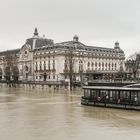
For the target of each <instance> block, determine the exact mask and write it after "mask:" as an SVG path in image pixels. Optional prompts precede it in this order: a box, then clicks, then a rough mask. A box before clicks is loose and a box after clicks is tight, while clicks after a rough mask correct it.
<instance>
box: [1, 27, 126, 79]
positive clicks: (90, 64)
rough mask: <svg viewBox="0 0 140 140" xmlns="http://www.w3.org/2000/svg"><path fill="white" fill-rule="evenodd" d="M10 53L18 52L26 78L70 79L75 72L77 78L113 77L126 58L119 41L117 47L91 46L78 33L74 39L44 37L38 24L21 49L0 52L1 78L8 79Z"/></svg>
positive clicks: (22, 75) (20, 70) (21, 71)
mask: <svg viewBox="0 0 140 140" xmlns="http://www.w3.org/2000/svg"><path fill="white" fill-rule="evenodd" d="M7 53H8V54H11V53H13V54H14V55H15V56H16V60H17V61H16V62H15V63H14V65H17V66H18V71H19V80H22V81H24V80H26V81H67V80H69V74H70V73H71V72H72V74H73V76H72V78H73V80H74V81H81V80H84V79H88V80H94V79H106V80H111V79H113V77H114V74H116V73H117V72H118V71H120V69H121V67H124V60H125V54H124V52H123V50H122V49H121V48H120V46H119V42H116V43H115V45H114V47H113V48H104V47H97V46H88V45H85V44H83V43H81V42H80V41H79V37H78V36H77V35H75V36H74V37H73V40H71V41H66V42H61V43H54V41H53V40H52V39H47V38H45V37H44V36H43V37H40V36H39V34H38V31H37V28H35V31H34V35H33V37H31V38H29V39H27V40H26V43H25V44H24V45H23V46H22V47H21V48H20V49H16V50H8V51H5V52H0V78H1V79H5V69H6V67H7V66H8V64H7V63H6V60H5V57H6V55H7ZM70 64H71V66H70ZM70 67H71V68H70ZM70 69H71V71H70ZM11 78H12V77H11ZM81 78H82V79H81Z"/></svg>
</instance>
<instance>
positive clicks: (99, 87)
mask: <svg viewBox="0 0 140 140" xmlns="http://www.w3.org/2000/svg"><path fill="white" fill-rule="evenodd" d="M83 89H95V90H96V89H101V90H121V91H122V90H123V91H140V88H127V87H111V86H84V87H83Z"/></svg>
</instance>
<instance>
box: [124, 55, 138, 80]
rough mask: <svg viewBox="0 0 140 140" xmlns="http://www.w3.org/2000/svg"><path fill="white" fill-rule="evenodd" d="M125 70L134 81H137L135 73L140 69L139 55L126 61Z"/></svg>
mask: <svg viewBox="0 0 140 140" xmlns="http://www.w3.org/2000/svg"><path fill="white" fill-rule="evenodd" d="M125 65H126V69H127V70H128V71H129V72H130V73H131V74H132V76H133V78H134V80H136V79H137V73H138V70H139V68H140V54H136V57H135V58H134V57H133V58H131V59H129V60H127V61H126V64H125Z"/></svg>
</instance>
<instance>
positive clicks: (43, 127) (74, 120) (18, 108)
mask: <svg viewBox="0 0 140 140" xmlns="http://www.w3.org/2000/svg"><path fill="white" fill-rule="evenodd" d="M0 88H1V89H0V140H90V139H92V140H139V139H140V112H139V111H129V110H121V109H120V110H119V109H109V108H101V107H87V106H82V105H81V104H80V97H81V95H82V93H81V92H80V91H79V92H78V91H77V92H73V93H69V92H68V91H66V90H59V91H58V90H55V91H54V90H47V91H43V90H41V89H32V90H31V89H25V88H23V89H22V88H6V87H0Z"/></svg>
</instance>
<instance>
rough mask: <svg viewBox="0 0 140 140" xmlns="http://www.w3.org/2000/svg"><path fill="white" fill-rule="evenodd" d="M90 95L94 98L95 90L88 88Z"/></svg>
mask: <svg viewBox="0 0 140 140" xmlns="http://www.w3.org/2000/svg"><path fill="white" fill-rule="evenodd" d="M90 97H91V98H92V99H94V98H96V91H95V90H90Z"/></svg>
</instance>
